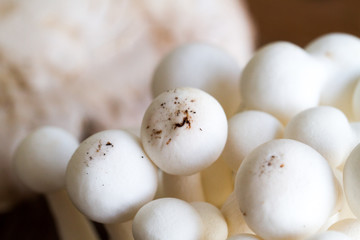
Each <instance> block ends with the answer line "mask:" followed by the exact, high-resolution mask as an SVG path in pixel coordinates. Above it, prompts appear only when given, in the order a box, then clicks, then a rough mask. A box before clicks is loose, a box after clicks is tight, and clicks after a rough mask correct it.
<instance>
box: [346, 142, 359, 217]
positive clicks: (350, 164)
mask: <svg viewBox="0 0 360 240" xmlns="http://www.w3.org/2000/svg"><path fill="white" fill-rule="evenodd" d="M359 173H360V144H358V145H357V146H356V147H355V148H354V150H353V151H352V152H351V153H350V155H349V157H348V159H347V160H346V163H345V166H344V173H343V175H344V176H343V178H344V183H343V184H344V192H345V196H346V199H347V201H348V204H349V206H350V209H351V210H352V212H353V213H354V215H355V216H356V217H357V218H360V188H359V184H360V174H359Z"/></svg>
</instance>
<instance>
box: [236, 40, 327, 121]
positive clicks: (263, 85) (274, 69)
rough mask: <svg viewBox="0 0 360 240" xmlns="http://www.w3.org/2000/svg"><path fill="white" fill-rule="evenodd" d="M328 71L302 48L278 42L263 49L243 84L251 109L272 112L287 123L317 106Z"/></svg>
mask: <svg viewBox="0 0 360 240" xmlns="http://www.w3.org/2000/svg"><path fill="white" fill-rule="evenodd" d="M326 75H327V68H324V67H323V65H322V64H321V62H319V61H318V60H317V59H315V58H313V57H312V56H310V55H309V54H308V53H307V52H305V51H304V50H303V49H302V48H300V47H298V46H296V45H294V44H292V43H289V42H275V43H271V44H268V45H266V46H264V47H262V48H261V49H259V50H258V51H257V52H256V53H255V55H254V56H253V58H252V59H251V60H250V61H249V62H248V64H247V65H246V66H245V68H244V70H243V73H242V76H241V83H240V91H241V97H242V98H243V105H244V107H245V109H247V110H261V111H265V112H268V113H270V114H272V115H273V116H275V117H276V118H278V119H279V120H280V121H281V122H283V123H286V122H288V121H289V120H290V118H291V117H293V116H294V115H296V114H297V113H299V112H301V111H303V110H305V109H307V108H310V107H314V106H317V105H318V104H319V101H320V93H321V88H322V85H323V84H324V81H325V79H326Z"/></svg>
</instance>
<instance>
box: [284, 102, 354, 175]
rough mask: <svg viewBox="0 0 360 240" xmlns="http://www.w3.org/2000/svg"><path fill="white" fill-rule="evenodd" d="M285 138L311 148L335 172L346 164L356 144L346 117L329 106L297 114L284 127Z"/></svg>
mask: <svg viewBox="0 0 360 240" xmlns="http://www.w3.org/2000/svg"><path fill="white" fill-rule="evenodd" d="M284 137H285V138H290V139H294V140H297V141H300V142H303V143H305V144H307V145H309V146H311V147H312V148H314V149H315V150H317V151H318V152H319V153H320V154H321V155H323V157H324V158H325V159H326V160H327V161H328V162H329V164H330V165H331V166H332V167H333V168H334V169H335V168H336V167H338V166H340V165H341V164H343V163H344V162H345V160H346V159H347V157H348V156H349V154H350V152H351V151H352V149H353V148H354V147H355V146H356V143H357V138H356V135H355V133H354V131H353V129H352V128H351V126H350V124H349V121H348V119H347V118H346V116H345V114H344V113H342V112H341V111H340V110H338V109H337V108H334V107H330V106H320V107H314V108H311V109H307V110H305V111H302V112H301V113H299V114H297V115H296V116H295V117H293V118H292V119H291V120H290V122H289V123H288V125H287V126H286V128H285V133H284Z"/></svg>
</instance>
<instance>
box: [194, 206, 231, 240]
mask: <svg viewBox="0 0 360 240" xmlns="http://www.w3.org/2000/svg"><path fill="white" fill-rule="evenodd" d="M191 206H193V207H194V208H195V210H196V211H197V212H198V213H199V215H200V217H201V219H202V222H203V225H204V234H203V238H204V239H206V240H224V239H226V237H227V236H228V226H227V223H226V220H225V218H224V216H223V215H222V213H221V212H220V210H219V209H218V208H217V207H215V206H214V205H212V204H210V203H207V202H192V203H191Z"/></svg>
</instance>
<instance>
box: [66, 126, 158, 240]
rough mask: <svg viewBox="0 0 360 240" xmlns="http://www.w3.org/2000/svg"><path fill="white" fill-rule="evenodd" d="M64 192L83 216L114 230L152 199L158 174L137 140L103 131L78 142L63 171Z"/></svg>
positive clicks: (130, 135) (120, 133) (123, 133)
mask: <svg viewBox="0 0 360 240" xmlns="http://www.w3.org/2000/svg"><path fill="white" fill-rule="evenodd" d="M66 188H67V191H68V192H69V195H70V197H71V199H72V201H73V202H74V204H75V205H76V206H77V207H78V208H79V209H80V211H81V212H83V213H84V214H85V215H86V216H88V217H89V218H90V219H91V220H93V221H96V222H100V223H105V224H106V226H108V227H110V228H111V227H115V228H116V227H117V226H116V224H121V223H123V222H127V221H129V220H131V219H132V218H133V217H134V216H135V213H136V212H137V211H138V210H139V209H140V207H142V206H143V205H144V204H146V203H147V202H149V201H151V200H152V199H153V198H154V196H155V192H156V189H157V170H156V167H155V166H154V165H153V163H152V162H151V161H150V160H149V159H148V157H147V155H146V154H145V152H144V151H143V149H142V146H141V143H140V140H139V138H138V137H136V136H135V135H133V134H131V133H129V132H128V131H123V130H106V131H102V132H98V133H95V134H94V135H92V136H90V137H88V138H87V139H85V140H84V141H83V142H81V144H80V146H79V147H78V148H77V150H76V151H75V153H74V154H73V156H72V158H71V160H70V162H69V165H68V168H67V171H66ZM110 232H116V231H115V230H114V231H112V230H111V229H110ZM114 239H115V237H114Z"/></svg>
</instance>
